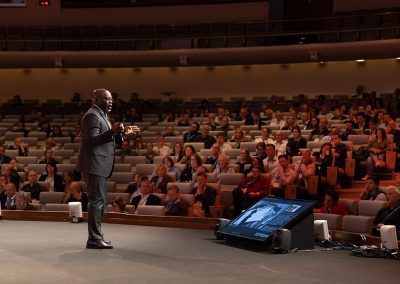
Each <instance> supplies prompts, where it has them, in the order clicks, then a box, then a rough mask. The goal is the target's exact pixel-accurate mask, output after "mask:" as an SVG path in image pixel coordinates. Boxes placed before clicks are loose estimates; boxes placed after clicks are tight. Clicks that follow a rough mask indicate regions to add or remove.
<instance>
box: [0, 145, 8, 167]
mask: <svg viewBox="0 0 400 284" xmlns="http://www.w3.org/2000/svg"><path fill="white" fill-rule="evenodd" d="M10 161H11V157H9V156H7V155H6V148H5V147H4V145H0V167H1V166H2V165H3V164H4V165H5V164H9V163H10Z"/></svg>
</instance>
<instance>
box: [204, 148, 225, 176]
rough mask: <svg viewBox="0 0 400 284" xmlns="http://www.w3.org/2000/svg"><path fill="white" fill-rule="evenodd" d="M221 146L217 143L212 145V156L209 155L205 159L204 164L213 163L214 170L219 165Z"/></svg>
mask: <svg viewBox="0 0 400 284" xmlns="http://www.w3.org/2000/svg"><path fill="white" fill-rule="evenodd" d="M220 153H221V151H220V146H219V144H217V143H215V144H214V145H212V147H211V156H208V157H207V158H206V160H205V161H204V164H209V165H212V170H214V169H215V168H216V166H217V161H218V157H219V155H220Z"/></svg>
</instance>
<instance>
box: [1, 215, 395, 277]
mask: <svg viewBox="0 0 400 284" xmlns="http://www.w3.org/2000/svg"><path fill="white" fill-rule="evenodd" d="M104 232H105V236H106V238H107V239H110V240H112V241H113V243H114V246H115V249H113V250H103V251H102V250H87V249H85V248H84V246H85V239H86V223H81V224H72V223H63V222H25V221H8V220H0V239H1V242H0V272H1V273H0V283H1V284H8V283H24V284H27V283H40V284H45V283H51V284H63V283H69V284H75V283H82V284H83V283H85V284H89V283H96V284H99V283H118V284H121V283H174V284H175V283H218V284H222V283H229V284H232V283H296V284H298V283H374V284H376V283H397V282H398V279H399V277H400V269H399V268H400V262H399V261H395V260H386V259H369V258H358V257H354V256H350V255H349V253H348V252H346V251H325V252H322V251H313V252H296V253H291V254H282V255H275V254H271V253H269V252H255V251H250V250H245V249H241V248H237V247H232V246H229V245H226V244H225V243H221V242H217V241H215V240H214V237H213V232H212V231H206V230H191V229H175V228H157V227H142V226H130V225H114V224H104Z"/></svg>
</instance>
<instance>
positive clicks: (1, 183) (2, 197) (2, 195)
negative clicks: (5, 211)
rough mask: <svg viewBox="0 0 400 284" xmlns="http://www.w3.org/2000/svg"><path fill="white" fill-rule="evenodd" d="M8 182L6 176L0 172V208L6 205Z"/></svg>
mask: <svg viewBox="0 0 400 284" xmlns="http://www.w3.org/2000/svg"><path fill="white" fill-rule="evenodd" d="M7 183H8V181H7V177H6V176H5V175H3V174H0V206H1V208H5V207H6V200H7V195H6V184H7Z"/></svg>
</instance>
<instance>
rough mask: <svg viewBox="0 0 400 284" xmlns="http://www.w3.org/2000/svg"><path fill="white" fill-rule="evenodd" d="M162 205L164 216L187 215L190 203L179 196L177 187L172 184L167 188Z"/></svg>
mask: <svg viewBox="0 0 400 284" xmlns="http://www.w3.org/2000/svg"><path fill="white" fill-rule="evenodd" d="M164 206H165V215H166V216H187V215H188V209H189V207H190V204H189V203H187V202H186V201H185V200H184V199H180V198H179V187H177V186H176V185H172V186H170V187H169V188H168V190H167V197H166V199H165V203H164Z"/></svg>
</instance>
